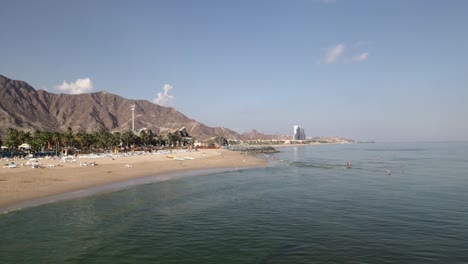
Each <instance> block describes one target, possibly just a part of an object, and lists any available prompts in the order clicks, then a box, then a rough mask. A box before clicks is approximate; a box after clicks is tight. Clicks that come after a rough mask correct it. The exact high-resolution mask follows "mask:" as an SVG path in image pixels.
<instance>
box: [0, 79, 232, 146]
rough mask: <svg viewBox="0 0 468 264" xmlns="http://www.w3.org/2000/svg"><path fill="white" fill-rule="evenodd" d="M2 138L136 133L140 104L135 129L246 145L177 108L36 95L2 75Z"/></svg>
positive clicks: (100, 97) (104, 95)
mask: <svg viewBox="0 0 468 264" xmlns="http://www.w3.org/2000/svg"><path fill="white" fill-rule="evenodd" d="M0 98H1V100H0V133H2V134H3V132H4V131H5V130H6V128H8V127H14V128H17V129H21V130H29V131H34V130H36V129H40V130H46V131H65V130H66V129H67V127H71V128H72V129H73V131H86V132H91V131H94V130H97V129H98V128H99V127H100V126H104V127H105V128H107V129H108V130H109V131H111V132H114V131H120V132H124V131H126V130H128V129H131V126H132V112H131V111H130V107H131V105H133V104H135V129H139V128H144V127H146V128H148V129H151V130H152V131H153V132H156V133H157V134H160V133H161V132H164V131H168V130H174V129H179V128H182V127H185V128H186V130H187V132H188V133H189V134H190V135H191V136H194V137H196V138H197V139H207V138H210V137H214V136H222V137H225V138H233V139H241V135H240V134H238V133H237V132H235V131H232V130H230V129H227V128H223V127H208V126H206V125H204V124H202V123H199V122H197V121H195V120H193V119H190V118H188V117H187V116H185V115H184V114H182V113H180V112H178V111H177V110H175V109H174V108H170V107H164V106H160V105H157V104H154V103H151V102H149V101H147V100H130V99H125V98H123V97H121V96H118V95H115V94H111V93H108V92H105V91H101V92H96V93H86V94H78V95H70V94H54V93H49V92H47V91H44V90H35V89H34V88H33V87H31V86H30V85H29V84H28V83H26V82H24V81H18V80H12V79H9V78H7V77H5V76H2V75H0Z"/></svg>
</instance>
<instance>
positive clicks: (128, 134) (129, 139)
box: [121, 130, 135, 148]
mask: <svg viewBox="0 0 468 264" xmlns="http://www.w3.org/2000/svg"><path fill="white" fill-rule="evenodd" d="M121 140H122V144H123V145H124V146H125V147H127V148H128V147H129V146H130V145H133V144H134V143H135V134H134V133H133V132H132V131H131V130H127V131H125V132H124V133H123V134H122V136H121Z"/></svg>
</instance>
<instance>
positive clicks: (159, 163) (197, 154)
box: [0, 149, 266, 211]
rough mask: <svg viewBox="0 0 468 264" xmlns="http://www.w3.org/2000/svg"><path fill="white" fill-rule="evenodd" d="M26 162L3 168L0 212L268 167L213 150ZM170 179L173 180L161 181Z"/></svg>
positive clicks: (250, 159)
mask: <svg viewBox="0 0 468 264" xmlns="http://www.w3.org/2000/svg"><path fill="white" fill-rule="evenodd" d="M167 156H170V157H172V158H168V157H167ZM184 158H188V159H184ZM191 158H193V159H191ZM177 159H184V160H177ZM26 162H27V160H17V161H15V163H16V164H17V165H18V167H17V168H0V211H4V210H5V208H12V207H14V206H15V205H18V204H22V203H23V204H25V203H27V202H28V201H32V200H37V199H43V198H47V197H51V196H57V195H61V194H66V193H72V192H76V191H79V190H86V189H89V188H95V187H99V186H106V185H112V184H114V185H115V184H118V183H119V182H125V181H129V180H138V179H140V180H141V179H142V178H145V177H148V176H163V175H169V174H170V175H177V174H181V175H182V174H185V175H188V174H190V172H193V171H202V170H207V169H221V168H223V169H224V168H225V169H229V168H245V167H255V166H263V165H265V164H266V161H265V160H262V159H260V158H257V157H254V156H249V155H246V156H244V155H242V154H241V153H239V152H232V151H227V150H214V149H209V150H199V151H194V152H183V153H175V154H156V155H154V154H153V155H138V156H118V157H115V158H114V159H111V158H110V157H103V158H89V157H87V158H81V159H80V158H76V161H72V162H65V163H63V162H61V161H60V160H50V159H40V160H39V162H40V163H42V167H43V168H34V169H33V168H31V167H30V166H20V164H21V163H26ZM84 162H86V163H87V164H90V163H92V162H95V163H96V165H95V166H80V163H84ZM6 163H8V162H7V161H6V160H4V159H2V165H3V164H6ZM83 165H84V164H83ZM171 178H174V177H162V178H161V179H162V180H167V179H171ZM152 181H153V182H156V181H160V180H156V181H155V180H152ZM142 183H144V181H143V182H142Z"/></svg>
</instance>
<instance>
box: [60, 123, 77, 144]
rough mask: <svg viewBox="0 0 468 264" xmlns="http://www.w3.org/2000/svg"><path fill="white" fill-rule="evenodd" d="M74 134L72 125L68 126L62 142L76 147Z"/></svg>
mask: <svg viewBox="0 0 468 264" xmlns="http://www.w3.org/2000/svg"><path fill="white" fill-rule="evenodd" d="M74 139H75V138H74V136H73V130H72V128H71V127H67V130H66V131H65V132H64V133H63V137H62V143H63V145H64V146H65V147H68V148H72V147H74V145H75V144H74Z"/></svg>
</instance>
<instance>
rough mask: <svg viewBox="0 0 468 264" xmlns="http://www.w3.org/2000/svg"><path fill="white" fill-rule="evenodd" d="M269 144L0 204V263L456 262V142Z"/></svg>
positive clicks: (465, 199) (461, 240)
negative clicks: (111, 187)
mask: <svg viewBox="0 0 468 264" xmlns="http://www.w3.org/2000/svg"><path fill="white" fill-rule="evenodd" d="M280 150H281V153H278V154H275V155H272V156H271V157H270V159H272V160H273V161H272V164H273V165H272V166H269V167H266V168H258V169H252V170H239V171H230V172H224V173H214V174H209V175H201V176H192V177H187V178H182V179H176V180H171V181H166V182H159V183H155V184H146V185H141V186H134V187H130V188H128V189H125V190H121V191H117V192H113V193H108V194H101V195H95V196H91V197H85V198H80V199H74V200H67V201H62V202H56V203H50V204H46V205H42V206H37V207H30V208H26V209H23V210H19V211H14V212H10V213H6V214H3V215H0V236H1V237H0V263H468V143H466V142H465V143H455V142H454V143H404V144H403V143H388V144H383V143H382V144H381V143H378V144H354V145H322V146H307V147H299V148H282V149H280ZM348 160H351V161H352V164H353V166H352V168H347V167H346V162H347V161H348ZM387 170H391V172H392V174H391V175H390V176H388V175H387Z"/></svg>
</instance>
